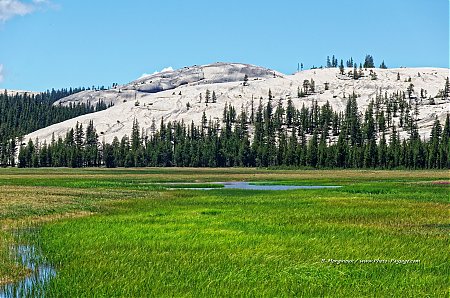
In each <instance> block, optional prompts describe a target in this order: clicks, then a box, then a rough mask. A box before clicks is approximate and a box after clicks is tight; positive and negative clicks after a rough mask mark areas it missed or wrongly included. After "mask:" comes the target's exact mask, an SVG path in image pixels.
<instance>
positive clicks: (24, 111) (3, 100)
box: [0, 88, 107, 166]
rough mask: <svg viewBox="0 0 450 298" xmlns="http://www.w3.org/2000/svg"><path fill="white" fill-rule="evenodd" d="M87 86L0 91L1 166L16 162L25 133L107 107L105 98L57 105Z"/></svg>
mask: <svg viewBox="0 0 450 298" xmlns="http://www.w3.org/2000/svg"><path fill="white" fill-rule="evenodd" d="M84 90H85V89H84V88H75V89H72V88H70V89H61V90H54V89H52V90H51V91H47V92H44V93H39V94H27V93H23V94H19V93H16V94H15V95H8V93H7V91H6V90H5V92H4V93H1V94H0V166H6V165H14V156H15V154H16V153H17V145H16V143H17V141H16V139H20V138H21V136H23V135H25V134H27V133H30V132H33V131H35V130H38V129H40V128H43V127H46V126H49V125H52V124H55V123H58V122H62V121H64V120H67V119H70V118H74V117H77V116H80V115H84V114H87V113H92V112H95V111H100V110H104V109H106V108H107V106H106V104H105V103H104V102H103V101H99V102H97V103H95V104H94V105H91V104H90V103H88V104H84V103H81V104H76V105H73V104H70V105H68V106H62V105H58V106H55V105H53V103H54V102H56V101H57V100H59V99H61V98H63V97H66V96H69V95H71V94H74V93H77V92H80V91H84Z"/></svg>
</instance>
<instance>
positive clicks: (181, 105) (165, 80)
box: [25, 63, 450, 142]
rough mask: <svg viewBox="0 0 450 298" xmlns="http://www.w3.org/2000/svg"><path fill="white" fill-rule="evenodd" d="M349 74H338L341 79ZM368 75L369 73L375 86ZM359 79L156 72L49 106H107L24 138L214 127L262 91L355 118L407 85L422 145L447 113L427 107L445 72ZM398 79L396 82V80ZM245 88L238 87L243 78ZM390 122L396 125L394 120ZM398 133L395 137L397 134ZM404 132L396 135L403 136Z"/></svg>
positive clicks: (219, 68) (238, 70) (217, 69)
mask: <svg viewBox="0 0 450 298" xmlns="http://www.w3.org/2000/svg"><path fill="white" fill-rule="evenodd" d="M350 70H352V69H346V70H345V72H346V73H347V72H349V71H350ZM370 71H372V72H374V73H376V77H377V78H376V80H374V79H373V75H370ZM363 73H364V76H363V77H362V78H360V79H358V80H353V79H351V78H349V77H348V76H346V75H340V74H339V69H337V68H325V69H313V70H305V71H301V72H298V73H296V74H293V75H284V74H281V73H279V72H277V71H273V70H270V69H266V68H263V67H259V66H253V65H248V64H238V63H215V64H210V65H204V66H192V67H185V68H182V69H179V70H174V71H167V72H162V73H158V74H154V75H150V76H146V77H143V78H141V79H138V80H136V81H133V82H131V83H129V84H125V85H122V86H117V87H116V88H114V89H110V90H105V91H84V92H80V93H77V94H74V95H71V96H69V97H66V98H63V99H61V100H60V101H58V102H56V103H55V104H60V103H61V104H63V105H67V104H69V103H78V102H90V103H91V104H95V103H96V102H97V101H98V100H103V101H104V102H105V103H106V104H109V103H113V104H114V106H113V107H110V108H108V109H107V110H104V111H100V112H97V113H93V114H88V115H83V116H80V117H77V118H74V119H70V120H67V121H64V122H61V123H58V124H54V125H52V126H49V127H46V128H43V129H40V130H38V131H35V132H33V133H31V134H29V135H27V136H25V139H26V140H28V139H29V138H31V139H33V140H34V139H36V138H38V139H39V140H40V141H44V140H47V142H49V141H50V140H51V137H52V134H53V133H54V134H55V136H56V137H58V135H61V136H64V135H65V134H66V132H67V130H68V129H70V128H73V127H74V126H75V125H76V123H77V122H79V123H82V124H83V126H84V127H86V125H87V124H88V123H89V121H90V120H93V121H94V125H95V126H96V129H97V133H98V134H99V136H100V140H103V139H104V140H105V141H106V142H110V141H112V139H113V138H114V137H115V136H117V137H118V138H119V139H120V138H121V137H122V136H123V135H125V134H127V135H130V133H131V128H132V125H133V120H134V119H137V120H138V122H139V125H140V127H141V128H142V129H143V131H144V133H148V134H150V132H151V129H150V127H151V126H152V124H153V123H155V122H156V125H157V127H158V124H159V122H160V120H161V118H162V119H164V121H184V122H185V123H190V122H191V121H194V122H196V123H197V124H198V123H200V120H201V117H202V115H203V112H205V113H206V115H207V117H208V118H211V119H213V120H218V119H221V117H222V111H223V109H224V107H225V105H226V104H231V105H233V106H234V107H235V108H236V109H237V112H239V110H240V109H241V108H244V109H247V110H248V111H250V109H251V107H252V102H253V106H254V108H255V109H256V107H257V106H258V104H259V102H260V101H261V102H262V103H263V104H266V102H267V98H268V93H269V89H270V90H271V92H272V95H273V97H274V103H278V101H280V100H281V102H282V104H283V105H285V106H286V104H287V99H292V101H293V103H294V105H295V106H296V107H297V108H301V107H302V105H305V106H309V105H310V104H311V102H312V101H317V102H318V104H319V105H323V104H325V103H326V102H327V101H328V102H329V103H330V105H331V106H332V107H333V109H334V110H337V111H344V109H345V105H346V102H347V98H348V96H349V95H351V94H352V93H353V92H355V93H356V94H358V95H359V97H358V98H357V101H358V106H359V108H360V111H361V112H363V111H364V109H365V108H366V107H367V105H368V103H369V102H370V100H372V99H373V100H375V98H376V96H377V95H379V94H383V95H384V94H385V93H386V92H387V94H388V95H390V94H391V93H393V92H397V91H399V92H406V90H407V88H408V86H409V85H410V84H413V85H414V92H413V93H412V97H413V98H415V97H417V98H419V97H420V95H421V89H423V91H422V93H423V92H425V93H426V99H418V102H419V116H418V118H419V119H420V120H419V121H418V124H419V127H420V134H421V136H422V137H425V138H428V137H429V133H430V129H431V125H432V124H433V122H434V121H435V119H436V118H438V119H440V120H441V122H442V121H444V120H445V117H446V114H447V113H448V112H449V110H450V102H449V101H448V100H444V99H442V98H436V99H434V104H431V103H432V102H430V101H429V100H428V98H429V97H432V98H434V97H435V96H436V95H437V94H438V93H439V92H440V90H442V89H443V88H444V84H445V79H446V77H448V76H449V69H444V68H399V69H372V70H369V69H368V70H363ZM398 75H400V80H398ZM245 76H247V77H248V81H247V82H245V83H244V77H245ZM311 79H312V80H313V81H314V82H315V87H316V88H315V92H314V93H313V94H310V95H308V96H306V97H302V98H298V97H297V91H298V88H302V87H303V82H304V81H305V80H309V81H311ZM207 91H209V94H210V95H211V96H212V93H213V92H214V94H215V96H216V98H217V101H216V102H215V103H213V102H212V98H210V99H209V102H208V103H207V102H206V93H207ZM394 121H397V120H396V119H395V118H394ZM400 132H401V133H402V130H401V129H400ZM404 134H405V132H403V135H404Z"/></svg>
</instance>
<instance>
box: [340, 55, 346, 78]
mask: <svg viewBox="0 0 450 298" xmlns="http://www.w3.org/2000/svg"><path fill="white" fill-rule="evenodd" d="M339 72H340V74H341V75H344V72H345V69H344V61H343V60H342V59H341V64H340V65H339Z"/></svg>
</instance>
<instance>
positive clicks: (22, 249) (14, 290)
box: [0, 245, 56, 298]
mask: <svg viewBox="0 0 450 298" xmlns="http://www.w3.org/2000/svg"><path fill="white" fill-rule="evenodd" d="M12 251H13V253H14V254H15V258H16V261H17V262H18V263H19V264H21V265H22V266H25V267H26V268H28V269H29V270H30V274H29V275H28V276H26V277H25V278H23V279H21V280H19V281H18V282H16V283H11V284H7V285H4V286H1V287H0V298H9V297H29V296H32V297H42V296H43V291H42V288H43V285H44V283H46V282H47V281H48V280H50V279H51V278H52V277H54V276H55V275H56V271H55V269H54V268H53V267H52V266H50V265H48V264H46V263H45V262H44V261H43V260H42V257H41V254H40V252H39V251H38V250H37V249H36V247H35V246H32V245H19V246H17V247H14V248H13V249H12Z"/></svg>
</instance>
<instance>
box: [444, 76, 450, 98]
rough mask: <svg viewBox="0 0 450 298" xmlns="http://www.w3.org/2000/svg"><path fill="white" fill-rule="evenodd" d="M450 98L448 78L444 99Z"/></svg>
mask: <svg viewBox="0 0 450 298" xmlns="http://www.w3.org/2000/svg"><path fill="white" fill-rule="evenodd" d="M449 97H450V81H449V79H448V77H447V78H446V79H445V85H444V99H449Z"/></svg>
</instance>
